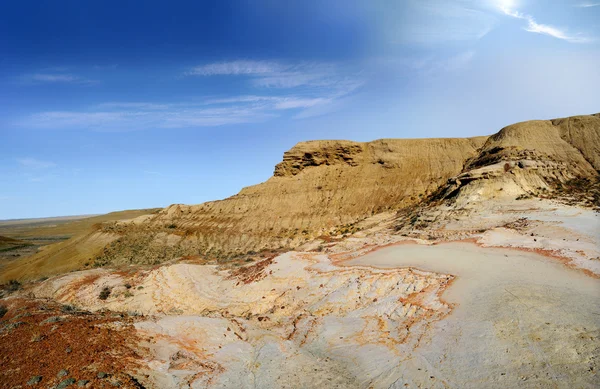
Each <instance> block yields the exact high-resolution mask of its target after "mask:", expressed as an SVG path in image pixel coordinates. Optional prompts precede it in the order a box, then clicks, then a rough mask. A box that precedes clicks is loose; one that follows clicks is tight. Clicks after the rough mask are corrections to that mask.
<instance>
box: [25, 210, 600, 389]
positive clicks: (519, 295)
mask: <svg viewBox="0 0 600 389" xmlns="http://www.w3.org/2000/svg"><path fill="white" fill-rule="evenodd" d="M424 218H428V219H430V220H432V221H431V222H430V223H429V227H428V229H427V230H422V231H415V235H417V238H411V237H409V236H405V235H403V234H401V233H394V230H393V228H391V227H393V226H394V219H393V215H391V216H390V218H388V219H385V220H383V221H382V222H381V223H379V224H378V227H376V228H372V229H365V230H362V231H361V232H360V233H356V234H354V235H353V236H351V237H347V238H346V239H343V240H341V241H336V242H323V241H315V242H313V243H311V244H307V245H305V246H304V247H303V248H302V251H298V252H287V253H284V254H281V255H279V256H277V257H274V258H272V259H267V260H264V261H261V262H252V263H248V264H247V265H244V266H240V267H231V268H220V267H218V266H215V265H201V264H197V263H187V262H185V261H183V262H179V263H173V264H168V265H162V266H157V267H155V268H147V269H145V270H143V269H139V268H135V267H132V268H130V269H129V270H127V269H122V271H116V270H111V269H95V270H87V271H79V272H73V273H68V274H64V275H62V276H58V277H53V278H50V279H48V280H46V281H44V282H39V283H36V284H34V285H33V286H32V287H31V288H30V289H28V290H27V291H25V292H26V293H28V295H31V296H34V297H36V298H50V299H52V300H55V301H58V302H61V303H63V304H72V305H75V306H77V307H81V308H84V309H86V310H89V311H92V312H102V310H104V309H108V310H111V311H117V312H124V313H128V314H129V315H131V316H135V317H136V323H135V325H134V328H135V331H136V336H138V337H139V338H140V339H144V341H142V342H140V346H141V348H140V350H138V351H140V353H142V351H143V355H144V357H143V360H142V361H141V363H142V365H143V366H144V368H143V369H141V370H140V372H139V375H138V376H136V378H138V379H140V381H141V382H143V383H144V385H145V386H146V387H156V388H236V389H237V388H261V389H262V388H314V387H318V388H373V389H379V388H381V389H387V388H392V389H398V388H513V387H524V388H569V389H570V388H595V387H599V386H600V380H599V379H598V374H597V371H598V360H599V358H600V341H599V336H600V302H599V301H600V299H599V297H600V278H598V275H600V267H599V266H600V261H598V259H597V258H598V256H599V255H600V249H599V247H600V236H599V234H598V229H597V228H596V227H598V226H599V223H600V215H599V214H598V213H596V212H594V211H591V210H588V209H581V208H576V207H569V206H561V205H559V204H557V203H555V202H552V201H539V200H526V201H519V202H514V201H512V202H507V203H501V202H496V203H493V202H489V203H486V207H485V208H484V209H483V210H477V212H476V213H473V212H472V211H470V210H469V209H455V210H454V211H453V213H451V212H449V211H448V210H447V209H445V208H442V209H440V208H436V209H432V210H431V212H429V213H427V214H425V215H424ZM418 237H422V238H418ZM456 239H469V240H470V242H476V243H467V242H466V241H463V242H454V243H447V242H446V243H444V241H451V240H456ZM311 250H312V251H311ZM540 253H544V254H551V255H553V256H554V257H551V256H547V255H542V254H540ZM558 257H560V258H562V259H560V260H559V259H556V258H558ZM104 288H108V289H109V290H110V296H109V297H108V298H107V299H105V300H102V299H99V294H100V292H101V291H102V290H103V289H104ZM139 314H143V315H144V316H143V317H140V316H137V315H139Z"/></svg>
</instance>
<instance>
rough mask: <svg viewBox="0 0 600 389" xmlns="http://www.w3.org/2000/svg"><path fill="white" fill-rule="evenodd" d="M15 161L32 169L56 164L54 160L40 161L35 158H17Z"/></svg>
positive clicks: (45, 167)
mask: <svg viewBox="0 0 600 389" xmlns="http://www.w3.org/2000/svg"><path fill="white" fill-rule="evenodd" d="M17 162H18V163H19V164H20V165H21V166H23V167H26V168H32V169H47V168H51V167H54V166H56V164H55V163H54V162H50V161H42V160H39V159H36V158H30V157H28V158H18V159H17Z"/></svg>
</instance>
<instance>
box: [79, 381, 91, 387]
mask: <svg viewBox="0 0 600 389" xmlns="http://www.w3.org/2000/svg"><path fill="white" fill-rule="evenodd" d="M88 382H90V381H88V380H79V381H77V386H79V387H80V388H83V387H84V386H86V385H87V383H88Z"/></svg>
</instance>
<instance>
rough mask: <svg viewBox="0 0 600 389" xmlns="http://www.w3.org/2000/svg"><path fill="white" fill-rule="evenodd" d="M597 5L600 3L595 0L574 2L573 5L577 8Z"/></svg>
mask: <svg viewBox="0 0 600 389" xmlns="http://www.w3.org/2000/svg"><path fill="white" fill-rule="evenodd" d="M598 6H600V3H598V2H596V3H592V2H584V3H579V4H575V7H579V8H591V7H598Z"/></svg>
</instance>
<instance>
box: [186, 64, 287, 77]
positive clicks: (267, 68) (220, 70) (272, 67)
mask: <svg viewBox="0 0 600 389" xmlns="http://www.w3.org/2000/svg"><path fill="white" fill-rule="evenodd" d="M280 70H281V66H280V64H278V63H277V62H270V61H247V60H238V61H229V62H216V63H211V64H206V65H202V66H196V67H194V68H192V69H190V70H189V71H187V72H185V75H188V76H216V75H252V74H269V73H274V72H278V71H280Z"/></svg>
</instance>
